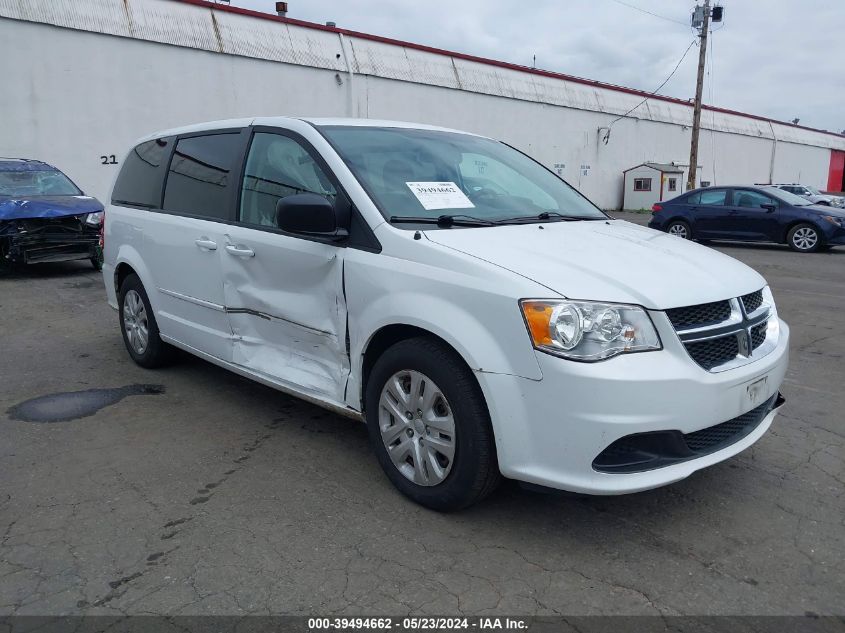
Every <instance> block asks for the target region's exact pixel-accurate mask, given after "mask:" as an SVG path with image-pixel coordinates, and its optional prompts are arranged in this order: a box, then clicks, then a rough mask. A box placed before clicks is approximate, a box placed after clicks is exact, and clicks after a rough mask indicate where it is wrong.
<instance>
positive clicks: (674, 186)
mask: <svg viewBox="0 0 845 633" xmlns="http://www.w3.org/2000/svg"><path fill="white" fill-rule="evenodd" d="M677 190H678V179H677V178H670V179H669V191H677Z"/></svg>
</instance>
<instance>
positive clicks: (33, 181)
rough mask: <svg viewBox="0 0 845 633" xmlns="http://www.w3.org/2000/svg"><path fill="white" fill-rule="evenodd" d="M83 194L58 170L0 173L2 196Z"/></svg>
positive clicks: (0, 193) (0, 194)
mask: <svg viewBox="0 0 845 633" xmlns="http://www.w3.org/2000/svg"><path fill="white" fill-rule="evenodd" d="M81 193H82V192H81V191H80V190H79V189H78V188H77V187H76V185H74V184H73V183H72V182H71V181H70V179H69V178H68V177H67V176H65V175H64V174H63V173H62V172H60V171H57V170H45V171H0V196H16V197H22V198H26V197H29V196H78V195H79V194H81Z"/></svg>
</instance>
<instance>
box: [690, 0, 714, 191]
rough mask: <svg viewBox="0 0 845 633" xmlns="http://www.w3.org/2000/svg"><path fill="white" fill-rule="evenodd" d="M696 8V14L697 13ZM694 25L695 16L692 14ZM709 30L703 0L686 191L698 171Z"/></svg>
mask: <svg viewBox="0 0 845 633" xmlns="http://www.w3.org/2000/svg"><path fill="white" fill-rule="evenodd" d="M698 8H699V7H698V6H696V12H697V11H698ZM693 24H695V14H693ZM709 30H710V0H704V16H703V22H702V25H701V31H699V38H698V39H699V51H698V81H697V82H696V84H695V110H694V112H693V115H692V143H691V144H690V151H689V176H688V177H687V190H690V189H695V182H696V171H698V133H699V131H700V130H701V93H702V92H703V91H704V62H705V61H706V60H707V32H708V31H709Z"/></svg>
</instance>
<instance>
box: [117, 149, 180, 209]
mask: <svg viewBox="0 0 845 633" xmlns="http://www.w3.org/2000/svg"><path fill="white" fill-rule="evenodd" d="M172 143H173V139H172V138H159V139H155V140H152V141H147V142H146V143H141V144H140V145H138V146H137V147H135V148H133V149H132V151H131V152H129V155H128V156H127V157H126V160H125V161H123V167H122V168H121V170H120V173H119V174H118V176H117V180H116V181H115V183H114V190H113V191H112V204H128V205H131V206H136V207H144V208H148V209H155V208H157V207H158V206H159V205H160V204H161V184H162V182H163V181H164V169H165V163H166V162H167V158H168V156H169V155H170V149H171V147H172Z"/></svg>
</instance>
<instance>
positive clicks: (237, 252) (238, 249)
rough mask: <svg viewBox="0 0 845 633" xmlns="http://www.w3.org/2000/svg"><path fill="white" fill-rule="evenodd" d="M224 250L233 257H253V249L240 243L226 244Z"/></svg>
mask: <svg viewBox="0 0 845 633" xmlns="http://www.w3.org/2000/svg"><path fill="white" fill-rule="evenodd" d="M226 251H227V252H228V253H229V254H230V255H234V256H235V257H255V251H254V250H252V249H251V248H249V247H248V246H243V245H242V244H238V245H237V246H236V245H234V244H226Z"/></svg>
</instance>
